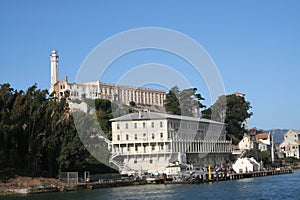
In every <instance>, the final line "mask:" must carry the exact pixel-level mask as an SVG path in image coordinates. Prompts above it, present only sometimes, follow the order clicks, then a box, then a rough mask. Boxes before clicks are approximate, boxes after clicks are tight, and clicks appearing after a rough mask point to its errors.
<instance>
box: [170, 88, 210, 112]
mask: <svg viewBox="0 0 300 200" xmlns="http://www.w3.org/2000/svg"><path fill="white" fill-rule="evenodd" d="M202 100H204V98H203V97H202V96H201V94H199V93H197V88H189V89H184V90H182V91H181V90H180V89H179V87H178V86H174V87H173V88H171V89H170V91H169V93H168V94H167V97H166V102H165V109H166V111H167V112H168V113H171V114H176V115H185V116H194V114H195V112H198V110H199V109H201V108H205V105H203V104H202V103H201V101H202Z"/></svg>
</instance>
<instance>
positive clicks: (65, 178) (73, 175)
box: [59, 172, 78, 183]
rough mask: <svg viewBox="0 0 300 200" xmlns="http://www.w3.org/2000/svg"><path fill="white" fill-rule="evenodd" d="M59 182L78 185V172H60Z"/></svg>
mask: <svg viewBox="0 0 300 200" xmlns="http://www.w3.org/2000/svg"><path fill="white" fill-rule="evenodd" d="M59 180H60V181H61V182H63V183H78V172H60V173H59Z"/></svg>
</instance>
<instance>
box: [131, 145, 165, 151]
mask: <svg viewBox="0 0 300 200" xmlns="http://www.w3.org/2000/svg"><path fill="white" fill-rule="evenodd" d="M139 147H141V146H135V147H134V150H135V151H138V148H139ZM156 147H159V150H164V145H163V144H161V145H160V146H155V145H151V150H152V151H155V149H156ZM146 148H147V146H144V153H146V152H147V151H146ZM167 149H168V148H167ZM127 151H128V152H129V151H130V147H127Z"/></svg>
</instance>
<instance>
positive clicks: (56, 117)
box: [0, 84, 112, 177]
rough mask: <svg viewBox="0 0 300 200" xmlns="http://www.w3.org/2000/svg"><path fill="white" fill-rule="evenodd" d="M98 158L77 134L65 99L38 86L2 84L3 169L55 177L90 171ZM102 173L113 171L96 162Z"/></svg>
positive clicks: (0, 161)
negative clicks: (64, 172)
mask: <svg viewBox="0 0 300 200" xmlns="http://www.w3.org/2000/svg"><path fill="white" fill-rule="evenodd" d="M91 161H92V163H93V164H94V163H95V161H94V159H93V158H92V156H91V155H90V153H89V152H88V151H87V150H86V149H85V147H84V146H83V144H82V143H81V141H80V138H79V136H78V134H77V131H76V127H75V125H74V122H73V114H72V113H71V112H70V111H69V108H68V105H67V103H66V101H65V99H61V100H60V101H58V99H56V98H55V97H53V96H49V95H48V91H47V90H40V89H38V88H37V86H36V85H33V86H31V87H29V88H28V89H27V91H26V92H24V91H22V90H20V91H18V90H15V89H13V88H11V87H10V85H9V84H0V168H1V169H12V170H14V171H15V172H16V173H17V174H19V175H27V176H45V177H56V176H57V175H58V173H59V171H79V172H82V171H84V170H89V169H88V168H87V167H88V166H89V165H90V162H91ZM97 165H98V166H99V168H98V169H99V171H100V172H111V171H112V170H111V169H110V168H108V167H106V166H104V165H102V164H101V163H99V162H98V163H97Z"/></svg>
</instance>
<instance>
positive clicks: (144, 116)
mask: <svg viewBox="0 0 300 200" xmlns="http://www.w3.org/2000/svg"><path fill="white" fill-rule="evenodd" d="M150 119H177V120H184V121H194V122H203V123H212V124H219V125H224V123H221V122H217V121H213V120H210V119H204V118H198V117H188V116H182V115H171V114H166V113H157V112H139V113H130V114H127V115H123V116H121V117H117V118H113V119H111V120H110V121H130V120H150Z"/></svg>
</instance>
